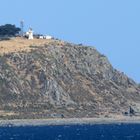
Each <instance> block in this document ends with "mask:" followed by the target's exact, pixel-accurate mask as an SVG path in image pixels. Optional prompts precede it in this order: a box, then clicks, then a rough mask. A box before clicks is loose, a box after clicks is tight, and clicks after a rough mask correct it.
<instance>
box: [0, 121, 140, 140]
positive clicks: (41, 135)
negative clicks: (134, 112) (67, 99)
mask: <svg viewBox="0 0 140 140" xmlns="http://www.w3.org/2000/svg"><path fill="white" fill-rule="evenodd" d="M0 140H140V124H122V123H121V124H96V125H58V126H20V127H19V126H18V127H15V126H7V127H0Z"/></svg>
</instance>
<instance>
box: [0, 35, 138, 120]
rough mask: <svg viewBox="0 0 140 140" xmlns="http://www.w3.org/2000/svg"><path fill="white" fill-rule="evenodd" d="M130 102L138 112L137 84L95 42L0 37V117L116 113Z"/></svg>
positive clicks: (125, 109) (119, 114)
mask: <svg viewBox="0 0 140 140" xmlns="http://www.w3.org/2000/svg"><path fill="white" fill-rule="evenodd" d="M130 107H131V108H132V109H133V110H135V112H136V113H137V114H139V112H140V86H139V85H138V84H137V83H135V81H133V80H132V79H130V78H129V77H127V76H126V75H125V74H124V73H122V72H119V71H117V70H116V69H115V68H113V67H112V65H111V64H110V62H109V61H108V59H107V57H106V56H104V55H103V54H100V53H99V52H98V51H97V50H96V49H95V48H94V47H90V46H83V45H82V44H79V45H78V44H72V43H68V42H65V41H62V40H57V39H50V40H45V39H33V40H28V39H24V38H21V37H13V38H11V39H10V40H2V41H0V119H48V118H101V117H104V118H105V117H106V118H110V117H116V118H117V117H118V118H119V117H122V116H125V115H129V110H130ZM134 114H135V113H134ZM134 114H133V115H134Z"/></svg>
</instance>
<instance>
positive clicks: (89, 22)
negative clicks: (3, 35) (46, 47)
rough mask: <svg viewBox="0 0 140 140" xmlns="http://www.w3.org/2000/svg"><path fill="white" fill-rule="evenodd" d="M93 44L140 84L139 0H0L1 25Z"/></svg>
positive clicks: (114, 64) (115, 65)
mask: <svg viewBox="0 0 140 140" xmlns="http://www.w3.org/2000/svg"><path fill="white" fill-rule="evenodd" d="M22 19H24V21H25V27H26V29H27V28H28V27H29V26H31V27H32V28H33V29H34V31H35V32H38V33H45V34H49V35H53V36H54V37H57V38H60V39H63V40H66V41H70V42H73V43H83V44H86V45H92V46H95V47H96V48H97V50H99V51H100V52H101V53H103V54H105V55H106V56H107V57H108V58H109V60H110V62H111V63H112V65H113V66H114V67H115V68H117V69H118V70H120V71H123V72H124V73H126V74H127V75H128V76H129V77H131V78H133V79H134V80H136V81H137V82H139V83H140V0H0V24H5V23H12V24H16V25H17V26H19V21H20V20H22Z"/></svg>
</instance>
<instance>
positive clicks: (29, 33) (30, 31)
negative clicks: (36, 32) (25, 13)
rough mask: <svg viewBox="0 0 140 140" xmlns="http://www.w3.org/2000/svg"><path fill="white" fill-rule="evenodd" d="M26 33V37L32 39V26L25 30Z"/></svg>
mask: <svg viewBox="0 0 140 140" xmlns="http://www.w3.org/2000/svg"><path fill="white" fill-rule="evenodd" d="M26 35H27V37H28V39H34V37H33V30H32V28H30V29H29V31H28V32H26Z"/></svg>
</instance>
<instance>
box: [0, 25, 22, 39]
mask: <svg viewBox="0 0 140 140" xmlns="http://www.w3.org/2000/svg"><path fill="white" fill-rule="evenodd" d="M19 32H20V28H18V27H16V26H15V25H12V24H5V25H1V26H0V37H3V36H15V35H17V34H18V33H19Z"/></svg>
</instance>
